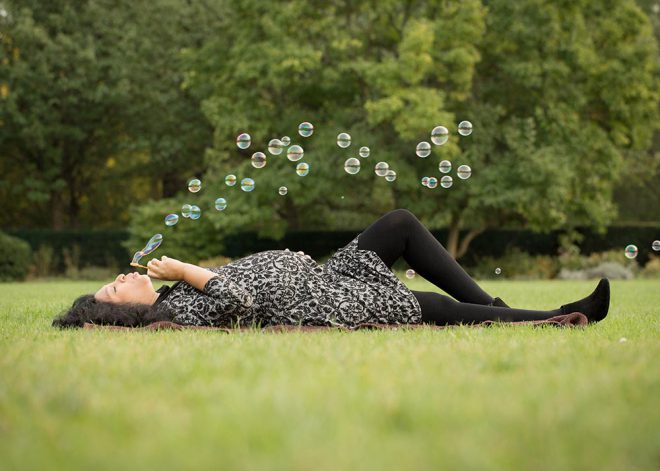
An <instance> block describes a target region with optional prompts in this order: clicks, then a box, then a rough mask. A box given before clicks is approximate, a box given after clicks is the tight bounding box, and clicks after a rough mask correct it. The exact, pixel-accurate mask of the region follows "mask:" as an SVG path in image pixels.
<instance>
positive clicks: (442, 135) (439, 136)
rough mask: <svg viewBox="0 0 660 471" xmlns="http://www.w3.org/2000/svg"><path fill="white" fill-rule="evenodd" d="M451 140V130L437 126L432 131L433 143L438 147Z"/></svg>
mask: <svg viewBox="0 0 660 471" xmlns="http://www.w3.org/2000/svg"><path fill="white" fill-rule="evenodd" d="M448 139H449V129H447V128H446V127H444V126H436V127H434V128H433V131H431V142H432V143H433V144H435V145H436V146H441V145H442V144H444V143H445V142H447V140H448Z"/></svg>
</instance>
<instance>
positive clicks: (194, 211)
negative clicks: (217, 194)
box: [190, 204, 202, 219]
mask: <svg viewBox="0 0 660 471" xmlns="http://www.w3.org/2000/svg"><path fill="white" fill-rule="evenodd" d="M201 215H202V210H201V209H199V206H197V205H194V204H193V205H192V207H191V208H190V219H199V218H200V217H201Z"/></svg>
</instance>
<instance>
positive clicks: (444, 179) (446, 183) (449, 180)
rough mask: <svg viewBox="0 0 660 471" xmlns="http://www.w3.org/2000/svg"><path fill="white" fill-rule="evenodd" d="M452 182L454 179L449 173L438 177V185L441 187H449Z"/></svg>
mask: <svg viewBox="0 0 660 471" xmlns="http://www.w3.org/2000/svg"><path fill="white" fill-rule="evenodd" d="M453 184H454V179H453V178H451V177H450V176H449V175H445V176H444V177H442V178H441V179H440V186H441V187H442V188H451V186H452V185H453Z"/></svg>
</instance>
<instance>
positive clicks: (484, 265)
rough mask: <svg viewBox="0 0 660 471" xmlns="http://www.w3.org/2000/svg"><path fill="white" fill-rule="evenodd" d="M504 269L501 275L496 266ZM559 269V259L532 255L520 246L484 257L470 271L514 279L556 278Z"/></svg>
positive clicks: (483, 275)
mask: <svg viewBox="0 0 660 471" xmlns="http://www.w3.org/2000/svg"><path fill="white" fill-rule="evenodd" d="M498 267H499V268H500V269H501V270H502V272H501V274H500V275H497V274H496V273H495V268H498ZM558 270H559V267H558V264H557V261H556V259H555V258H554V257H551V256H549V255H530V254H528V253H527V252H523V251H522V250H520V249H518V248H512V249H508V250H507V251H506V252H505V254H504V256H502V257H483V258H481V259H479V261H478V263H477V265H475V266H473V267H471V268H470V269H469V270H468V271H469V272H470V273H471V274H472V275H473V276H474V277H476V278H480V279H488V278H491V279H492V278H500V277H506V278H508V279H514V280H538V279H548V278H554V277H555V275H556V274H557V272H558Z"/></svg>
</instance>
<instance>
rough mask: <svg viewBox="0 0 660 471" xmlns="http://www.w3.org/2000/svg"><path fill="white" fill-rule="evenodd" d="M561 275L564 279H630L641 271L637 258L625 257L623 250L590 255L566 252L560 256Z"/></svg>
mask: <svg viewBox="0 0 660 471" xmlns="http://www.w3.org/2000/svg"><path fill="white" fill-rule="evenodd" d="M558 260H559V267H560V271H559V275H558V278H560V279H562V280H587V279H592V278H602V277H606V278H610V279H612V280H630V279H632V278H634V277H635V273H637V272H638V271H639V265H638V264H637V262H636V261H635V260H629V259H627V258H626V257H625V255H624V254H623V251H622V250H608V251H606V252H597V253H592V254H590V255H587V256H585V255H580V254H579V253H575V252H565V253H563V254H562V255H560V256H559V259H558Z"/></svg>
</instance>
